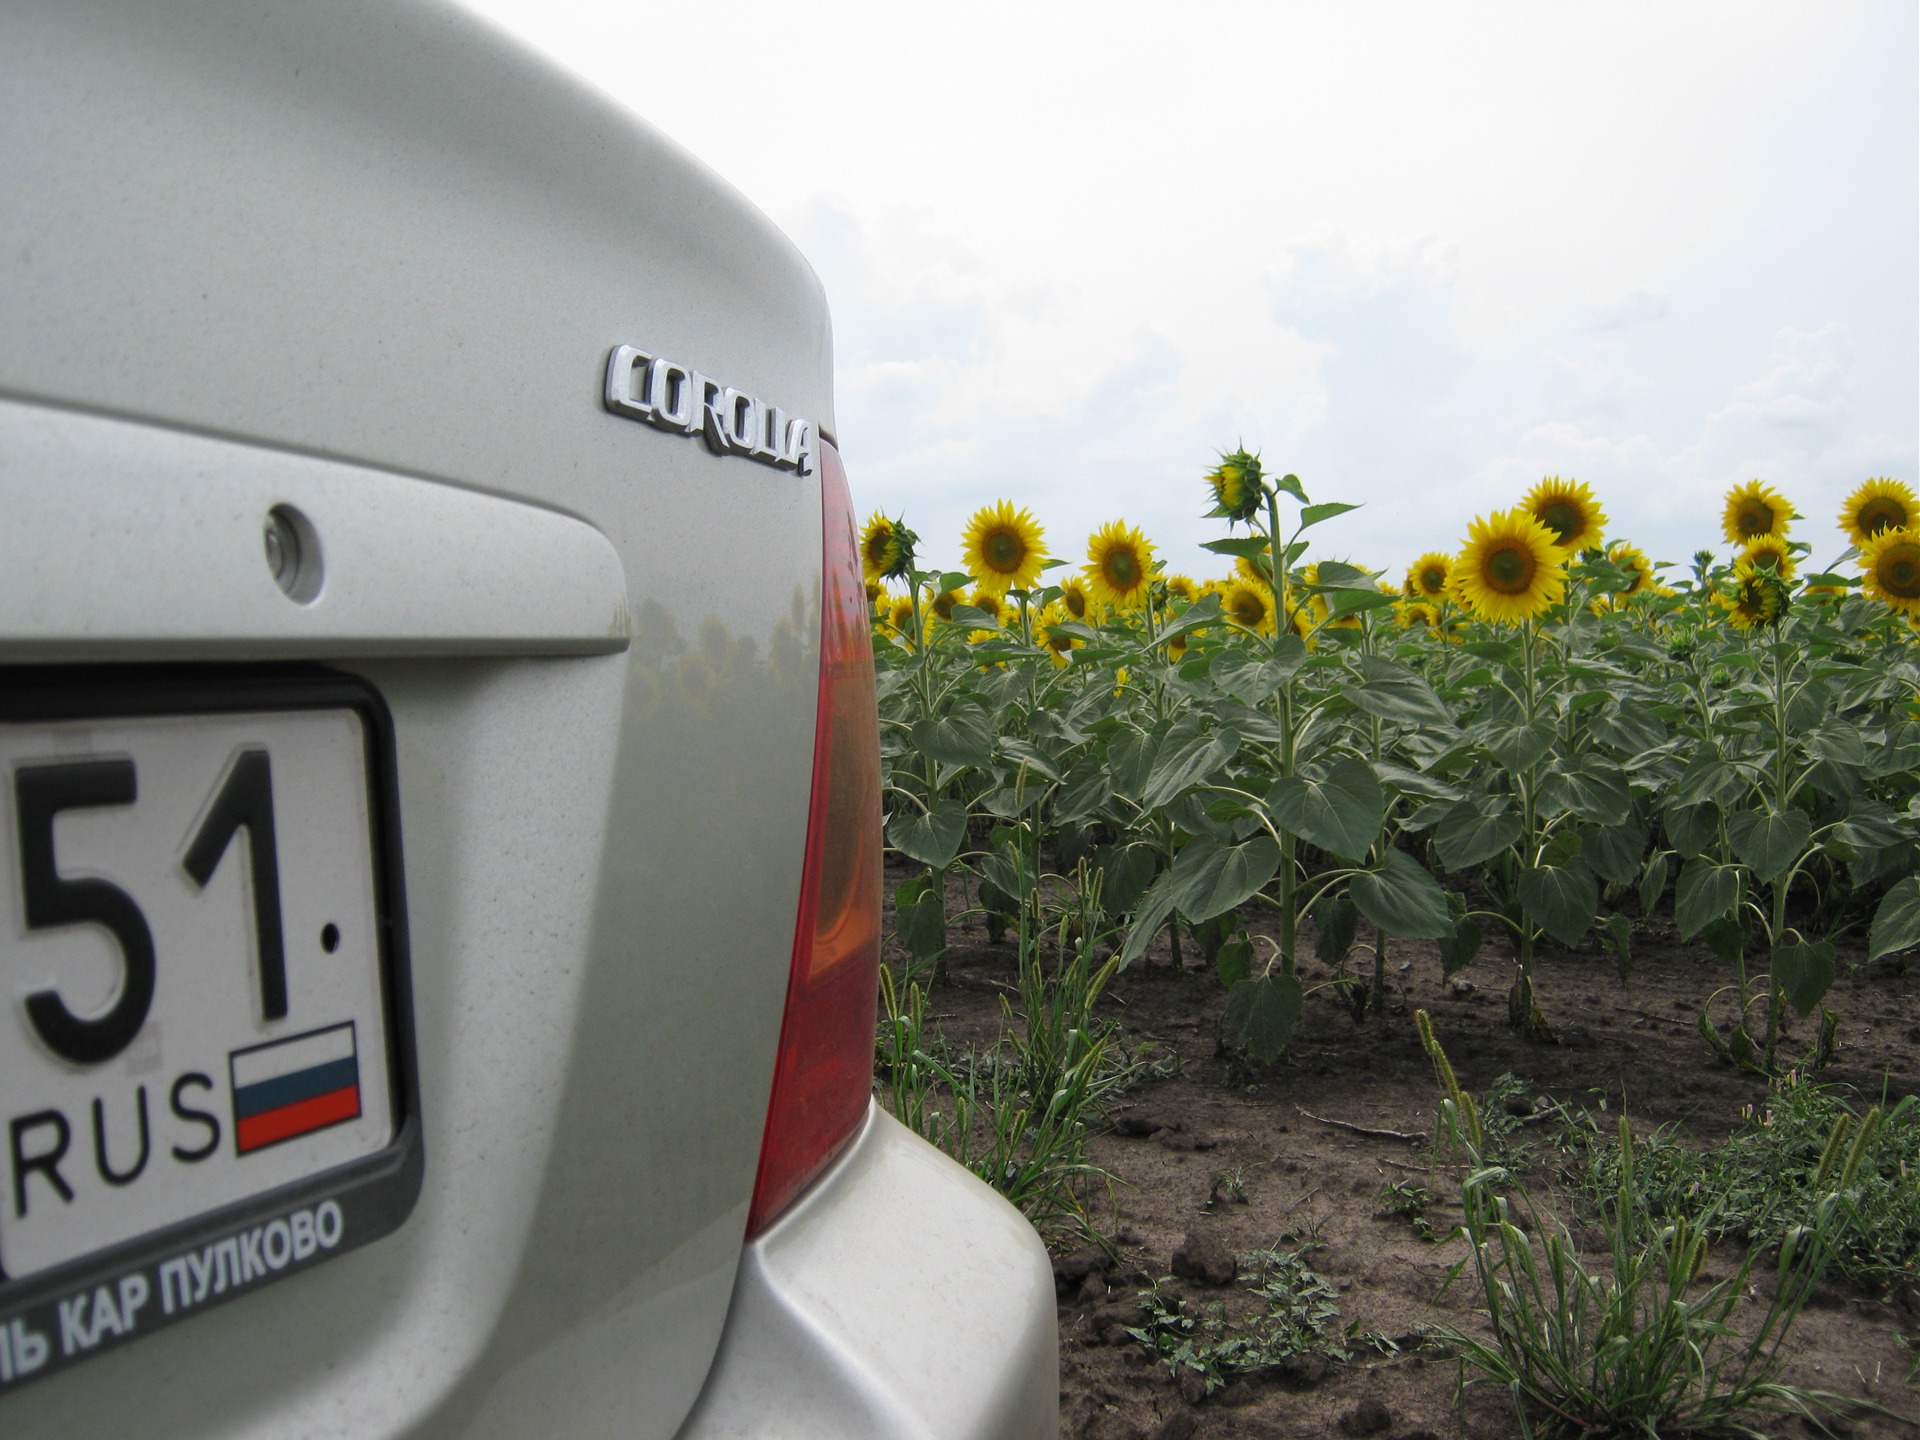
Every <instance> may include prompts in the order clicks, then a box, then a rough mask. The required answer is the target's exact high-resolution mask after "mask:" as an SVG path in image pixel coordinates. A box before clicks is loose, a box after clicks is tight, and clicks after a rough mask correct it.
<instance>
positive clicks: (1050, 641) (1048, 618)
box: [1033, 601, 1087, 670]
mask: <svg viewBox="0 0 1920 1440" xmlns="http://www.w3.org/2000/svg"><path fill="white" fill-rule="evenodd" d="M1072 619H1073V617H1072V616H1071V615H1069V614H1067V612H1066V611H1065V610H1062V609H1061V608H1060V604H1059V602H1058V601H1055V602H1054V603H1053V604H1051V605H1049V606H1047V608H1046V609H1044V610H1042V611H1041V612H1040V613H1039V615H1037V616H1036V617H1035V618H1034V626H1033V643H1034V644H1036V645H1038V646H1039V647H1040V648H1041V649H1043V650H1045V651H1046V652H1047V658H1049V659H1050V660H1052V661H1053V663H1054V664H1055V665H1056V666H1058V667H1059V668H1060V669H1062V670H1064V669H1066V667H1067V656H1068V655H1070V654H1072V653H1073V652H1074V651H1075V650H1078V649H1079V648H1080V647H1081V646H1082V645H1084V644H1086V643H1087V642H1086V641H1084V640H1082V639H1081V638H1080V637H1079V636H1077V635H1062V634H1061V633H1060V631H1059V629H1058V628H1057V627H1059V626H1060V625H1063V624H1065V623H1067V622H1068V621H1070V620H1072Z"/></svg>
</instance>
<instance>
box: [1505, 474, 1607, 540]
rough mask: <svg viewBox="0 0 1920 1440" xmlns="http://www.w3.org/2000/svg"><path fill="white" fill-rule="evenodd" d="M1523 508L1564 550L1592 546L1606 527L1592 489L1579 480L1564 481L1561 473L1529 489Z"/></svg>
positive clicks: (1550, 476)
mask: <svg viewBox="0 0 1920 1440" xmlns="http://www.w3.org/2000/svg"><path fill="white" fill-rule="evenodd" d="M1520 508H1521V509H1522V510H1524V511H1526V512H1527V514H1529V515H1531V516H1533V518H1534V519H1535V520H1538V521H1539V522H1540V523H1541V524H1542V525H1544V526H1546V527H1547V530H1548V531H1549V532H1550V533H1551V534H1552V535H1553V536H1554V537H1555V541H1556V543H1557V544H1558V545H1559V546H1560V548H1561V549H1563V550H1574V551H1578V550H1588V549H1591V548H1592V547H1593V546H1595V545H1598V544H1599V543H1600V536H1601V534H1602V533H1603V532H1604V531H1605V530H1606V528H1607V517H1606V515H1605V514H1604V513H1603V512H1602V511H1601V509H1600V502H1599V501H1598V500H1595V499H1594V498H1593V492H1592V491H1591V490H1589V489H1588V488H1587V487H1586V486H1585V485H1583V484H1581V483H1580V482H1579V481H1578V480H1562V479H1561V478H1560V477H1559V476H1558V475H1549V476H1547V477H1546V479H1544V480H1542V481H1541V482H1540V483H1539V484H1538V485H1536V486H1534V487H1533V489H1531V490H1529V491H1528V492H1527V494H1526V498H1525V499H1524V500H1522V501H1521V502H1520Z"/></svg>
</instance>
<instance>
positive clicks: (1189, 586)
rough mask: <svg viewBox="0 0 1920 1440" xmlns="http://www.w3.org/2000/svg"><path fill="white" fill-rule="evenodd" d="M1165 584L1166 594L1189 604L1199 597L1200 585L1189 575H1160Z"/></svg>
mask: <svg viewBox="0 0 1920 1440" xmlns="http://www.w3.org/2000/svg"><path fill="white" fill-rule="evenodd" d="M1161 578H1162V579H1163V580H1164V581H1165V582H1166V586H1167V594H1169V595H1171V596H1173V597H1174V598H1175V599H1177V600H1184V601H1185V602H1186V603H1187V604H1189V605H1191V604H1193V602H1194V601H1196V600H1198V599H1199V598H1200V587H1199V586H1198V585H1196V584H1194V582H1193V578H1192V577H1191V576H1189V575H1166V576H1162V577H1161Z"/></svg>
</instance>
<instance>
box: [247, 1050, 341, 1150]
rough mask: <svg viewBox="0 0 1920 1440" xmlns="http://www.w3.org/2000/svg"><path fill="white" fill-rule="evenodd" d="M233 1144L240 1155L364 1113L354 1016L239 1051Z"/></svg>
mask: <svg viewBox="0 0 1920 1440" xmlns="http://www.w3.org/2000/svg"><path fill="white" fill-rule="evenodd" d="M227 1070H228V1074H229V1076H230V1078H231V1079H232V1081H233V1136H234V1145H235V1147H236V1148H237V1150H238V1152H239V1153H240V1154H242V1155H246V1154H250V1153H251V1152H253V1151H255V1150H264V1149H266V1147H267V1146H269V1145H278V1144H279V1143H280V1142H281V1141H282V1140H293V1139H296V1138H298V1137H299V1136H301V1135H311V1134H312V1133H313V1132H314V1131H316V1130H325V1129H326V1128H327V1127H328V1126H330V1125H340V1124H344V1123H345V1122H346V1121H348V1120H357V1119H359V1118H360V1054H359V1051H358V1049H357V1048H356V1047H355V1044H354V1028H353V1021H351V1020H348V1021H345V1022H343V1023H342V1024H339V1025H329V1026H328V1027H327V1028H326V1029H324V1030H309V1031H308V1032H307V1033H306V1034H304V1035H295V1036H293V1037H292V1038H290V1039H287V1040H272V1041H269V1042H268V1043H267V1044H265V1045H253V1046H249V1047H248V1048H247V1049H245V1050H236V1051H234V1052H233V1053H232V1054H231V1055H229V1056H228V1057H227Z"/></svg>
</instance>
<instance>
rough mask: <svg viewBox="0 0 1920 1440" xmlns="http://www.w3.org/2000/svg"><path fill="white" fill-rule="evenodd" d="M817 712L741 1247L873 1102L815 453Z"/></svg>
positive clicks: (852, 804) (841, 661)
mask: <svg viewBox="0 0 1920 1440" xmlns="http://www.w3.org/2000/svg"><path fill="white" fill-rule="evenodd" d="M819 454H820V505H821V514H822V520H823V522H824V523H823V538H822V543H821V549H822V552H823V554H822V559H823V561H824V566H823V576H822V582H821V596H820V698H819V708H818V711H817V718H816V721H815V731H814V738H813V798H812V801H811V803H810V805H809V808H808V815H807V855H806V861H805V863H804V865H803V867H802V869H801V873H800V912H799V916H798V921H797V924H796V927H795V930H794V937H793V964H792V969H791V971H790V972H789V978H788V980H787V1009H786V1016H785V1018H784V1019H783V1021H782V1022H781V1027H780V1053H779V1056H778V1058H777V1059H776V1060H775V1062H774V1071H773V1097H772V1099H771V1101H770V1102H769V1104H768V1107H767V1127H766V1133H765V1135H764V1137H763V1138H762V1140H761V1144H760V1173H759V1176H758V1178H757V1179H756V1181H755V1183H754V1189H753V1205H752V1208H751V1210H750V1212H749V1214H748V1218H747V1234H748V1236H749V1237H751V1236H753V1235H757V1234H759V1233H760V1232H761V1231H762V1230H764V1229H766V1227H767V1226H768V1225H770V1224H772V1223H773V1221H774V1219H775V1218H776V1217H777V1216H778V1215H779V1214H780V1212H781V1211H782V1210H784V1209H786V1207H787V1206H788V1204H790V1203H791V1202H792V1200H793V1199H794V1197H795V1196H797V1195H798V1194H799V1193H800V1192H801V1190H803V1189H805V1188H806V1185H807V1182H808V1181H810V1180H812V1179H813V1178H814V1176H816V1175H818V1174H819V1173H820V1171H821V1170H823V1169H824V1168H825V1167H826V1164H827V1162H828V1161H829V1160H831V1159H832V1158H833V1157H834V1155H835V1154H836V1153H838V1151H839V1150H840V1147H841V1146H842V1145H844V1144H845V1143H846V1142H847V1140H848V1139H849V1138H851V1136H852V1135H853V1132H854V1130H855V1129H856V1128H857V1127H858V1126H859V1124H860V1121H861V1118H862V1117H863V1116H864V1115H865V1114H866V1111H867V1104H868V1101H869V1099H870V1098H871V1096H872V1093H873V1026H874V1015H875V1009H876V1005H877V1001H878V985H879V974H880V905H881V882H880V855H881V835H880V720H879V714H878V710H877V707H876V704H875V700H874V682H873V642H872V639H871V637H870V630H869V624H868V618H867V595H866V589H865V586H864V585H863V584H862V582H861V574H860V551H859V542H858V539H857V536H856V533H855V524H854V515H853V497H852V495H851V494H850V493H849V491H848V489H847V473H846V470H845V469H844V468H843V467H842V465H841V463H840V454H839V452H838V451H837V450H835V449H834V447H833V446H831V445H828V444H825V443H824V442H823V443H822V444H821V445H820V449H819Z"/></svg>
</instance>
